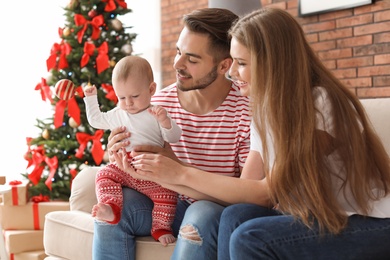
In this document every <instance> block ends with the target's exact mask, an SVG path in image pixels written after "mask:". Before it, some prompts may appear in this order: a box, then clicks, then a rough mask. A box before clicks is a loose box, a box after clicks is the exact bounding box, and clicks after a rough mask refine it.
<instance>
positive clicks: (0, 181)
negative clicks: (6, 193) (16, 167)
mask: <svg viewBox="0 0 390 260" xmlns="http://www.w3.org/2000/svg"><path fill="white" fill-rule="evenodd" d="M3 184H5V176H0V185H3Z"/></svg>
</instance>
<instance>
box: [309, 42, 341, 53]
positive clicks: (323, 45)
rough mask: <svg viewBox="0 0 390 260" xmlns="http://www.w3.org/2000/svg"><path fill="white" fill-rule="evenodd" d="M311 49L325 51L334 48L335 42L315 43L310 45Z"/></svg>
mask: <svg viewBox="0 0 390 260" xmlns="http://www.w3.org/2000/svg"><path fill="white" fill-rule="evenodd" d="M311 47H312V48H313V50H314V51H316V52H317V51H326V50H331V49H334V48H336V42H335V41H326V42H317V43H312V44H311Z"/></svg>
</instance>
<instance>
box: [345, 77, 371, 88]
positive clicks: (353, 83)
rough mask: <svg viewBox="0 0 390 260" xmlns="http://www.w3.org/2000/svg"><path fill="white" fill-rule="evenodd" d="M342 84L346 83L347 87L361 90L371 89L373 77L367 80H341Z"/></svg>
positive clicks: (366, 78)
mask: <svg viewBox="0 0 390 260" xmlns="http://www.w3.org/2000/svg"><path fill="white" fill-rule="evenodd" d="M340 81H341V82H342V83H344V84H345V85H346V86H347V87H350V88H361V87H371V86H372V80H371V77H365V78H354V79H341V80H340Z"/></svg>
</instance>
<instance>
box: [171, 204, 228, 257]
mask: <svg viewBox="0 0 390 260" xmlns="http://www.w3.org/2000/svg"><path fill="white" fill-rule="evenodd" d="M224 208H225V207H223V206H221V205H219V204H216V203H214V202H211V201H205V200H201V201H197V202H195V203H193V204H191V206H189V207H188V209H187V211H186V214H185V216H184V219H183V222H182V225H181V227H180V229H181V231H180V232H179V235H178V238H177V241H176V246H175V249H174V252H173V255H172V258H171V259H172V260H184V259H185V260H191V259H194V260H199V259H202V260H203V259H204V260H212V259H217V239H218V226H219V219H220V217H221V214H222V211H223V209H224ZM188 227H190V228H191V229H192V230H193V232H184V231H183V230H182V229H183V228H188Z"/></svg>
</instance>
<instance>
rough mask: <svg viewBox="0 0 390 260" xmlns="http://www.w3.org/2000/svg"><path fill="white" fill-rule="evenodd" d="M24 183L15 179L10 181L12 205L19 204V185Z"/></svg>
mask: <svg viewBox="0 0 390 260" xmlns="http://www.w3.org/2000/svg"><path fill="white" fill-rule="evenodd" d="M20 184H22V182H21V181H18V180H14V181H10V182H9V185H10V186H11V191H12V205H15V206H16V205H19V203H18V201H19V194H18V185H20Z"/></svg>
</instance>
